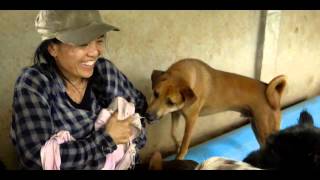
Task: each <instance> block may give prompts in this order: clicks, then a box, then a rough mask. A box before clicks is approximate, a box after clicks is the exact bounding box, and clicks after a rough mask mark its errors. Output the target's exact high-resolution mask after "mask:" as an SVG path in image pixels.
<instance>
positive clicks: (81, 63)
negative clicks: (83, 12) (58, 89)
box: [48, 36, 105, 81]
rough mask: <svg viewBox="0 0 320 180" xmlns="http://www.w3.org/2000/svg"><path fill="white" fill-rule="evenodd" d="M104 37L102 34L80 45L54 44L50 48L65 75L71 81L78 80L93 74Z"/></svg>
mask: <svg viewBox="0 0 320 180" xmlns="http://www.w3.org/2000/svg"><path fill="white" fill-rule="evenodd" d="M104 39H105V38H104V36H100V37H99V38H97V39H95V40H93V41H91V42H89V43H88V44H83V45H80V46H76V45H72V44H65V43H61V44H52V45H50V46H49V49H48V50H49V53H50V54H51V55H52V56H53V57H54V58H55V60H56V64H57V66H58V68H59V69H60V71H61V72H62V73H63V75H64V76H66V78H68V80H70V81H77V80H79V79H82V78H89V77H91V76H92V74H93V69H94V65H95V63H96V61H97V59H98V57H99V56H100V55H101V54H102V51H103V45H104Z"/></svg>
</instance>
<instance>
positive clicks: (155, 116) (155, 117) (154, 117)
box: [146, 112, 159, 121]
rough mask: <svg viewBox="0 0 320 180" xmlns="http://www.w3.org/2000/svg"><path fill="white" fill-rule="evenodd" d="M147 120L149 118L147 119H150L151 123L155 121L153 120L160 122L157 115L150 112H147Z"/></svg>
mask: <svg viewBox="0 0 320 180" xmlns="http://www.w3.org/2000/svg"><path fill="white" fill-rule="evenodd" d="M146 118H147V119H150V120H151V121H153V120H158V119H159V118H158V117H157V115H156V114H154V113H150V112H147V113H146Z"/></svg>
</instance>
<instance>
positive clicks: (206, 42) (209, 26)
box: [0, 10, 320, 169]
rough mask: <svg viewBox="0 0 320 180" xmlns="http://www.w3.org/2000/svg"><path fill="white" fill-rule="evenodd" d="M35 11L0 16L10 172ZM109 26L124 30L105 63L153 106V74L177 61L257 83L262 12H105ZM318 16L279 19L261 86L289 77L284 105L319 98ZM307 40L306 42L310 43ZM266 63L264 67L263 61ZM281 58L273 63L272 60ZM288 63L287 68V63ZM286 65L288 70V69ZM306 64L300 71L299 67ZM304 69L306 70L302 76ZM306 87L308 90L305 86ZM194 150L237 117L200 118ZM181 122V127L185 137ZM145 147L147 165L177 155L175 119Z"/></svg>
mask: <svg viewBox="0 0 320 180" xmlns="http://www.w3.org/2000/svg"><path fill="white" fill-rule="evenodd" d="M36 13H37V11H0V26H1V27H2V28H1V29H0V46H1V49H0V54H1V57H2V60H1V61H0V65H1V66H0V67H2V68H3V71H2V73H1V75H0V95H1V96H0V97H1V99H0V105H1V106H0V130H1V131H0V159H2V160H4V161H5V163H6V165H7V166H8V167H9V168H12V169H14V168H15V167H16V158H15V155H14V151H13V148H12V146H11V142H10V141H9V136H8V133H9V126H10V121H11V104H12V96H13V87H14V82H15V79H16V78H17V76H18V74H19V73H20V71H21V68H22V67H24V66H26V65H31V63H32V60H31V57H32V54H33V51H34V49H35V47H36V46H37V45H38V43H39V41H40V37H39V36H38V35H37V34H36V32H35V31H34V26H33V25H34V23H33V20H34V17H35V15H36ZM101 13H102V15H103V17H104V19H105V20H106V21H107V22H109V23H110V24H113V25H115V26H117V27H119V28H120V29H121V31H119V32H111V33H109V34H108V35H107V41H108V42H107V47H106V51H107V52H106V54H105V56H106V57H108V58H110V60H111V61H113V62H114V63H115V64H116V65H117V66H118V67H119V68H120V69H121V70H122V71H123V72H124V73H125V74H126V75H127V76H128V77H129V79H130V80H132V82H133V83H134V84H135V85H136V87H137V88H138V89H140V90H141V91H142V92H143V93H144V94H145V95H146V96H147V98H148V99H150V96H151V93H152V92H151V81H150V75H151V72H152V70H153V69H161V70H165V69H166V68H167V67H168V66H169V65H170V64H172V63H174V62H175V61H177V60H179V59H181V58H186V57H193V58H200V59H202V60H203V61H205V62H206V63H208V64H209V65H211V66H213V67H215V68H217V69H220V70H225V71H229V72H234V73H238V74H242V75H245V76H248V77H252V78H254V77H255V71H256V68H255V63H256V51H257V42H258V37H259V36H258V32H259V23H260V15H261V12H260V11H115V10H113V11H101ZM319 18H320V14H319V11H316V12H310V11H303V12H300V11H299V12H297V11H288V12H287V11H285V12H282V13H281V21H280V26H279V33H278V35H279V40H277V41H276V42H277V45H278V46H277V47H278V48H277V51H275V52H276V55H275V54H274V53H273V56H275V57H276V58H272V59H273V61H272V63H267V64H266V63H264V64H265V65H264V66H263V68H262V70H261V80H263V81H266V82H267V81H269V80H270V79H271V78H272V77H273V76H275V75H278V74H282V73H283V74H287V75H289V76H290V77H289V79H290V82H289V83H290V85H289V87H290V89H289V90H288V91H287V92H286V94H285V96H284V98H283V104H286V103H290V102H294V101H295V100H296V99H299V98H300V97H302V96H305V94H312V95H314V94H316V93H318V91H319V90H318V89H317V86H318V84H319V83H320V82H319V80H318V79H319V78H317V71H316V70H317V67H318V66H319V63H317V62H318V61H317V57H318V55H319V53H318V52H317V51H316V49H317V47H318V46H319V45H318V44H317V42H319V35H316V33H317V30H318V29H319V28H317V27H318V26H319V25H318V24H319V22H318V21H319V20H318V19H319ZM306 38H307V39H308V40H306ZM266 59H267V57H264V59H263V60H265V61H264V62H266ZM274 59H276V60H274ZM289 62H290V63H289ZM288 65H289V66H290V67H289V68H288ZM301 65H303V66H301ZM301 67H304V68H305V69H304V70H301ZM305 81H307V82H309V84H310V86H308V87H306V86H305V85H304V84H305ZM199 122H201V123H198V124H196V129H195V131H194V134H193V140H192V144H197V143H199V142H201V141H204V140H206V139H207V138H209V137H212V136H214V135H216V134H218V133H219V132H221V131H222V129H224V128H225V127H228V126H230V125H234V124H241V123H243V120H242V119H241V118H240V117H239V114H238V113H235V112H229V111H228V112H224V113H218V114H216V115H210V116H207V117H202V118H200V121H199ZM183 127H184V121H181V123H180V125H179V128H178V129H179V132H178V135H179V137H180V138H182V133H183ZM147 130H148V141H147V145H146V147H145V148H144V149H143V150H142V158H143V159H146V158H147V157H148V156H149V155H150V153H151V152H153V151H155V150H161V151H162V152H164V153H168V152H172V151H173V150H174V144H173V141H172V140H171V138H170V118H169V116H167V117H165V118H163V119H162V120H161V121H160V122H159V123H157V124H154V125H151V126H148V129H147Z"/></svg>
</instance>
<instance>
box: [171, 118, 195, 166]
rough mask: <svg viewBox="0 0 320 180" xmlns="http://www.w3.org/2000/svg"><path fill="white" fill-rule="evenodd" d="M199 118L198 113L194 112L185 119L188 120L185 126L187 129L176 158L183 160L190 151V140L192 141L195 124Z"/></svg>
mask: <svg viewBox="0 0 320 180" xmlns="http://www.w3.org/2000/svg"><path fill="white" fill-rule="evenodd" d="M197 118H198V113H197V114H193V115H192V116H185V120H186V123H185V124H186V125H185V126H186V127H185V131H184V135H183V140H182V144H181V147H180V151H179V153H178V155H177V157H176V159H178V160H182V159H183V158H184V156H185V155H186V154H187V152H188V148H189V145H190V141H191V135H192V130H193V127H194V125H195V122H196V120H197Z"/></svg>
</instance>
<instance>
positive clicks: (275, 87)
mask: <svg viewBox="0 0 320 180" xmlns="http://www.w3.org/2000/svg"><path fill="white" fill-rule="evenodd" d="M286 85H287V77H286V76H285V75H279V76H277V77H275V78H273V79H272V80H271V81H270V83H269V84H268V86H267V89H266V95H267V99H268V102H269V104H270V105H271V107H272V108H273V109H279V108H280V98H281V95H282V93H283V91H284V89H285V87H286Z"/></svg>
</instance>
